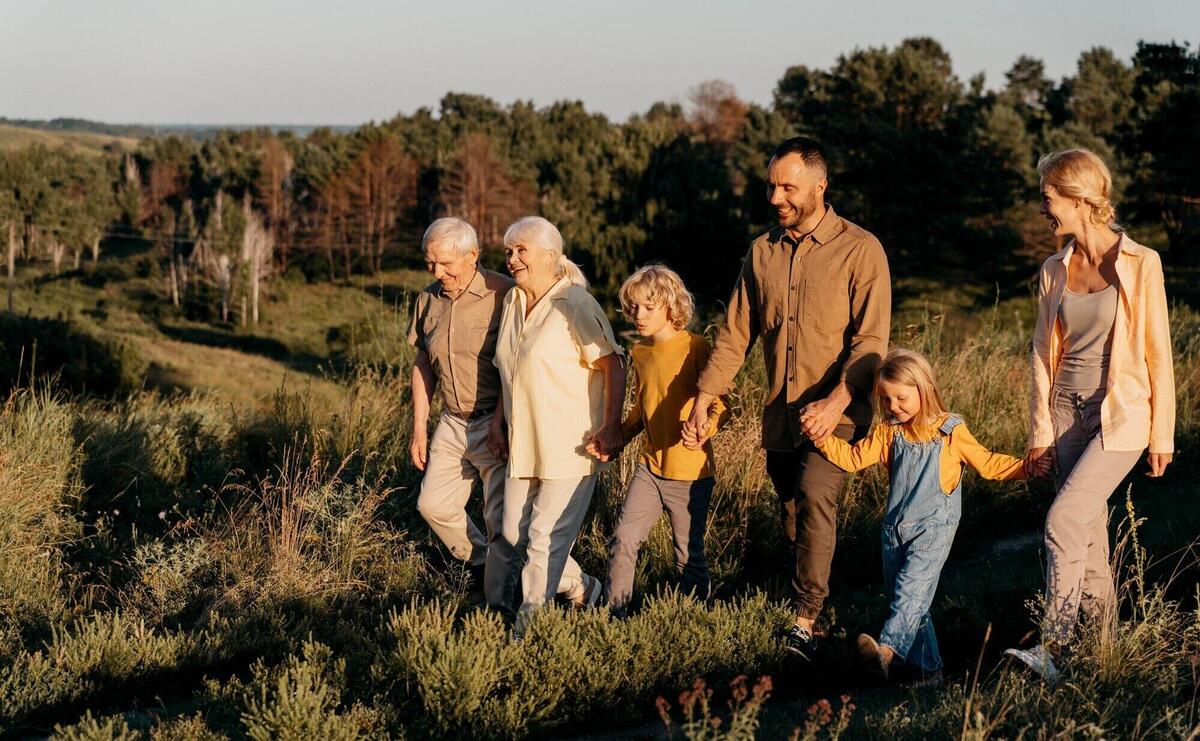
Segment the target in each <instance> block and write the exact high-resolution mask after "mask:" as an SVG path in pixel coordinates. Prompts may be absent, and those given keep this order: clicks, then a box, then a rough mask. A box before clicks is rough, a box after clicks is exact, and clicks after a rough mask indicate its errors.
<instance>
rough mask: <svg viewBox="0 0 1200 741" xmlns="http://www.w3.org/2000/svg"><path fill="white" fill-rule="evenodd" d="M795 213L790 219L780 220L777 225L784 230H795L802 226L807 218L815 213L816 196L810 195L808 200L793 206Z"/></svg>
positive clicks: (814, 194)
mask: <svg viewBox="0 0 1200 741" xmlns="http://www.w3.org/2000/svg"><path fill="white" fill-rule="evenodd" d="M794 208H795V211H794V212H793V213H792V215H791V217H790V218H786V219H780V220H779V225H780V226H782V227H783V228H784V229H795V228H797V227H799V226H800V225H801V224H803V223H804V222H805V221H806V220H807V219H808V217H810V216H812V215H813V214H814V213H816V211H817V194H816V193H810V194H809V196H808V200H807V201H805V202H804V203H801V204H796V205H795V206H794Z"/></svg>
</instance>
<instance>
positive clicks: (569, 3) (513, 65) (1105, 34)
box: [0, 0, 1200, 125]
mask: <svg viewBox="0 0 1200 741" xmlns="http://www.w3.org/2000/svg"><path fill="white" fill-rule="evenodd" d="M911 36H931V37H933V38H934V39H936V40H938V41H939V42H940V43H941V44H942V45H943V46H944V47H945V48H946V49H947V51H949V53H950V55H951V58H952V59H953V62H954V70H955V72H956V74H958V75H959V77H961V78H962V79H964V80H966V79H967V78H969V77H970V76H971V75H973V74H975V73H977V72H983V73H985V75H986V79H987V85H988V87H991V88H996V87H998V86H1000V85H1002V84H1003V81H1004V71H1005V70H1006V69H1008V68H1009V66H1010V65H1011V64H1012V62H1013V61H1014V60H1015V59H1016V58H1017V57H1018V56H1019V55H1021V54H1028V55H1031V56H1034V57H1037V58H1040V59H1042V60H1043V61H1044V62H1045V64H1046V69H1047V72H1048V74H1049V76H1050V77H1051V79H1058V78H1060V77H1063V76H1066V75H1070V74H1071V73H1072V72H1073V71H1074V68H1075V63H1076V60H1077V59H1078V57H1079V54H1080V52H1082V51H1084V50H1086V49H1089V48H1091V47H1093V46H1107V47H1109V48H1110V49H1112V50H1113V51H1114V52H1116V54H1117V55H1118V56H1119V57H1121V58H1124V59H1129V58H1130V57H1131V55H1132V54H1133V52H1134V50H1135V49H1136V46H1137V42H1138V41H1139V40H1153V41H1171V40H1174V41H1178V42H1183V41H1188V42H1190V43H1191V46H1192V48H1193V49H1195V48H1196V47H1197V41H1200V0H1140V1H1139V2H1134V1H1133V0H1119V1H1118V0H1092V1H1091V2H1079V1H1078V0H988V1H983V0H894V1H891V2H877V3H867V2H859V1H858V0H834V1H832V2H829V1H826V2H820V3H814V2H808V1H807V0H791V2H787V1H785V0H756V1H748V0H747V1H743V2H732V1H727V2H703V1H701V0H691V1H690V2H689V1H686V0H637V1H629V0H605V1H604V2H578V1H577V0H557V1H555V2H547V1H543V0H535V1H531V2H525V1H524V0H509V1H508V2H482V1H476V0H461V1H460V2H453V0H442V2H408V1H406V0H391V1H387V0H340V1H339V2H336V3H335V2H329V1H328V0H322V1H318V0H290V1H284V0H187V1H181V0H36V1H30V0H0V116H5V117H8V118H40V119H49V118H55V117H78V118H88V119H93V120H98V121H106V122H110V123H151V124H180V123H194V124H296V125H306V124H330V125H355V124H360V123H364V122H366V121H369V120H375V121H382V120H386V119H388V118H391V117H392V116H394V115H396V114H397V113H406V114H407V113H412V112H413V111H414V110H416V109H417V108H419V107H421V106H428V107H430V108H432V109H433V110H434V111H436V110H437V104H438V100H439V99H440V98H441V97H442V95H443V94H445V93H446V92H448V91H456V92H466V93H478V94H483V95H487V96H489V97H491V98H493V99H495V100H497V101H499V102H501V103H503V104H508V103H511V102H512V101H514V100H532V101H534V102H535V103H536V104H538V105H547V104H549V103H551V102H553V101H555V100H560V99H571V100H582V101H583V102H584V104H585V105H586V106H587V107H588V109H590V110H596V111H600V112H602V113H605V114H606V115H608V116H609V117H610V118H612V119H614V120H624V119H625V118H627V117H628V116H629V115H630V114H633V113H639V112H643V111H645V110H646V109H647V108H648V107H649V106H650V105H651V104H653V103H654V102H656V101H678V102H686V101H687V96H688V91H689V89H691V88H692V87H693V86H695V85H696V84H697V83H699V82H702V81H704V80H710V79H723V80H727V81H729V82H731V83H733V84H734V86H735V87H736V89H737V91H738V94H739V95H740V96H741V97H742V98H744V99H746V100H749V101H753V102H757V103H762V104H767V103H769V102H770V100H771V95H772V91H773V89H774V86H775V83H776V82H777V81H778V80H779V78H780V77H781V76H782V75H783V73H784V71H785V70H786V69H787V68H788V67H789V66H792V65H797V64H803V65H807V66H809V67H815V68H828V67H829V66H830V65H832V64H833V63H834V62H835V60H836V59H837V57H838V56H839V55H840V54H843V53H846V52H849V51H852V50H854V49H855V48H865V47H870V46H891V45H894V44H896V43H897V42H899V41H900V40H902V39H904V38H908V37H911Z"/></svg>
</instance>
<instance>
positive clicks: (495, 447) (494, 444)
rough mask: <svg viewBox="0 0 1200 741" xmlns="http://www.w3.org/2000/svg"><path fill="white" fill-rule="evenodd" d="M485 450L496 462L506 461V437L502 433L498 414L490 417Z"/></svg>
mask: <svg viewBox="0 0 1200 741" xmlns="http://www.w3.org/2000/svg"><path fill="white" fill-rule="evenodd" d="M487 448H488V450H489V451H490V452H491V454H492V455H494V456H496V459H497V460H502V461H506V460H508V435H506V434H505V432H504V423H503V422H502V421H501V420H500V414H499V412H497V413H496V416H494V417H492V422H491V424H489V425H488V434H487Z"/></svg>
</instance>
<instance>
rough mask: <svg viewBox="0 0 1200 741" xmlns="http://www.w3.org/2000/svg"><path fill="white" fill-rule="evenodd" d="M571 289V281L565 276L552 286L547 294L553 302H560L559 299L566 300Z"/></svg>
mask: <svg viewBox="0 0 1200 741" xmlns="http://www.w3.org/2000/svg"><path fill="white" fill-rule="evenodd" d="M570 287H571V279H570V278H568V277H567V276H565V275H564V276H563V277H561V278H559V279H558V282H557V283H555V284H554V285H552V286H550V290H549V291H546V294H547V295H548V296H549V297H550V299H551V300H553V301H558V300H559V299H564V298H566V297H567V289H568V288H570Z"/></svg>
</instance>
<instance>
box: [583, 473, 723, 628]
mask: <svg viewBox="0 0 1200 741" xmlns="http://www.w3.org/2000/svg"><path fill="white" fill-rule="evenodd" d="M713 483H714V480H713V478H712V477H708V478H703V479H700V480H698V481H676V480H674V479H664V478H662V477H661V476H655V475H654V474H653V473H651V472H650V469H648V468H646V466H643V465H639V466H638V467H637V469H636V470H635V471H634V474H633V480H632V481H630V482H629V491H628V492H627V493H626V494H625V504H624V505H623V506H622V507H621V519H620V520H619V521H618V522H617V530H616V532H614V533H613V536H612V538H611V539H610V540H609V541H608V553H609V560H608V584H607V585H606V591H607V593H608V603H609V605H611V606H612V608H613V610H615V611H621V610H624V609H625V608H626V607H627V606H628V604H629V599H630V598H631V597H632V596H633V577H634V574H635V573H636V571H637V556H638V550H639V549H640V548H641V547H642V543H644V542H645V541H646V537H647V536H648V535H649V534H650V529H651V528H653V527H654V523H656V522H658V518H659V517H660V516H661V515H662V513H663V510H666V511H667V516H668V517H669V518H670V520H671V535H672V538H673V540H674V541H675V568H676V569H677V570H678V571H679V576H680V579H679V582H680V587H681V588H682V589H683V591H684V592H690V593H692V594H695V595H696V596H698V597H700V598H701V599H704V598H705V597H707V596H708V586H709V577H708V561H707V559H705V557H704V529H705V526H706V525H707V522H708V502H709V499H710V498H711V497H712V490H713Z"/></svg>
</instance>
